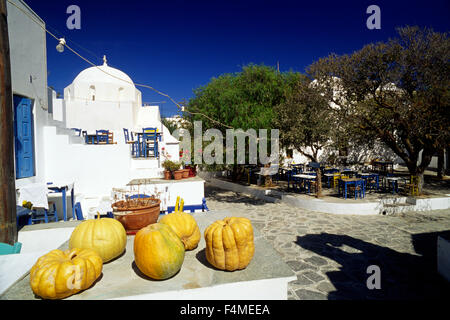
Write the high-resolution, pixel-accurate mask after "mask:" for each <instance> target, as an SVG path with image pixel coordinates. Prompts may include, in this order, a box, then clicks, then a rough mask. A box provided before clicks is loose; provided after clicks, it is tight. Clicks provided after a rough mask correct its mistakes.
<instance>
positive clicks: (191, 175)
mask: <svg viewBox="0 0 450 320" xmlns="http://www.w3.org/2000/svg"><path fill="white" fill-rule="evenodd" d="M185 168H186V169H188V170H189V177H195V175H196V172H195V167H191V166H186V167H185Z"/></svg>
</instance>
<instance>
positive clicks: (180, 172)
mask: <svg viewBox="0 0 450 320" xmlns="http://www.w3.org/2000/svg"><path fill="white" fill-rule="evenodd" d="M173 178H174V179H175V180H181V179H182V178H183V170H177V171H174V172H173Z"/></svg>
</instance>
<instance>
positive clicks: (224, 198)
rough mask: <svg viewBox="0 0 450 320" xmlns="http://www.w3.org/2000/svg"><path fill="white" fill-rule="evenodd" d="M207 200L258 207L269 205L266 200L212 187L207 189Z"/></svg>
mask: <svg viewBox="0 0 450 320" xmlns="http://www.w3.org/2000/svg"><path fill="white" fill-rule="evenodd" d="M205 198H206V199H207V200H208V201H209V200H212V201H217V202H226V203H245V204H249V205H257V206H262V205H265V204H267V202H266V201H264V200H260V199H256V198H253V197H250V196H248V195H245V194H238V193H236V192H233V191H227V190H223V189H219V188H216V187H212V186H206V187H205Z"/></svg>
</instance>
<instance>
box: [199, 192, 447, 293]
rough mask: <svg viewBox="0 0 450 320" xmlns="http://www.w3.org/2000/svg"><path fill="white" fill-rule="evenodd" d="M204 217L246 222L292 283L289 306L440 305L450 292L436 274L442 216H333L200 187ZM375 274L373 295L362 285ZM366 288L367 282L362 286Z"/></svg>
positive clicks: (443, 225)
mask: <svg viewBox="0 0 450 320" xmlns="http://www.w3.org/2000/svg"><path fill="white" fill-rule="evenodd" d="M205 193H206V198H207V204H208V207H209V209H210V210H228V211H229V212H230V214H232V215H234V216H243V217H247V218H249V219H251V221H252V224H253V226H254V227H255V228H257V229H259V230H260V231H261V232H262V234H263V235H264V237H265V238H266V239H267V240H268V241H269V242H270V243H271V244H272V245H273V246H274V248H275V249H276V250H277V251H278V252H279V253H280V254H281V256H282V257H283V260H284V261H285V262H286V263H287V264H288V265H289V266H290V267H291V268H292V270H293V271H294V272H295V273H296V275H297V280H295V281H293V282H291V283H289V286H288V298H289V299H293V300H296V299H314V300H316V299H332V300H336V299H338V300H340V299H352V300H353V299H436V298H439V299H444V297H446V298H448V297H450V285H449V284H448V283H446V282H445V280H444V279H443V278H442V277H440V276H439V274H438V273H437V271H436V270H437V266H436V252H437V251H436V250H437V235H438V234H439V233H441V232H444V231H449V230H450V210H440V211H433V212H426V213H424V212H422V213H418V212H410V213H405V214H402V215H401V216H383V215H374V216H357V215H334V214H327V213H319V212H313V211H308V210H304V209H298V208H294V207H291V206H288V205H286V204H278V203H267V202H264V201H262V200H258V199H255V198H252V197H249V196H246V195H243V194H237V193H235V192H232V191H226V190H221V189H217V188H214V187H211V186H208V185H206V188H205ZM371 265H376V266H378V267H379V268H380V271H381V272H380V273H381V289H379V290H378V289H373V290H369V289H368V288H367V284H366V283H367V280H368V278H369V277H371V275H372V274H373V272H370V273H367V268H368V267H369V266H371ZM370 282H371V283H372V281H370Z"/></svg>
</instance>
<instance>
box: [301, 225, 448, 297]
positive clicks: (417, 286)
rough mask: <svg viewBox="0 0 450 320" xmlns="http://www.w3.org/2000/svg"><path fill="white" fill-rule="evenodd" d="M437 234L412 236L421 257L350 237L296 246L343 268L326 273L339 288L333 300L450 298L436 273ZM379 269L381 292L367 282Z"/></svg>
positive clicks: (317, 237)
mask: <svg viewBox="0 0 450 320" xmlns="http://www.w3.org/2000/svg"><path fill="white" fill-rule="evenodd" d="M437 235H438V233H428V234H418V235H413V239H412V240H413V245H414V247H415V248H416V252H417V253H418V254H422V255H421V256H420V255H413V254H409V253H402V252H397V251H395V250H392V249H390V248H387V247H382V246H379V245H375V244H372V243H368V242H365V241H363V240H359V239H355V238H353V237H350V236H347V235H337V234H328V233H321V234H309V235H305V236H298V237H297V240H296V242H295V243H296V244H297V245H299V246H301V247H302V248H304V249H308V250H310V251H313V252H315V253H317V254H319V255H321V256H323V257H326V258H329V259H332V260H334V261H336V262H337V263H339V264H340V265H341V267H340V270H339V271H329V272H327V273H326V275H327V276H328V278H329V280H330V282H331V283H332V284H333V286H334V287H335V288H336V290H335V291H332V292H330V293H329V294H328V299H330V300H345V299H351V300H367V299H381V300H410V299H444V298H449V297H450V284H449V283H447V282H446V281H445V280H444V278H442V277H441V276H440V275H439V274H438V273H437V267H436V265H437V263H436V243H437ZM371 265H376V266H378V267H379V268H380V271H381V289H372V290H370V289H368V287H367V280H368V278H369V277H370V276H372V274H373V273H372V272H369V273H368V272H367V268H368V267H369V266H371Z"/></svg>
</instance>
